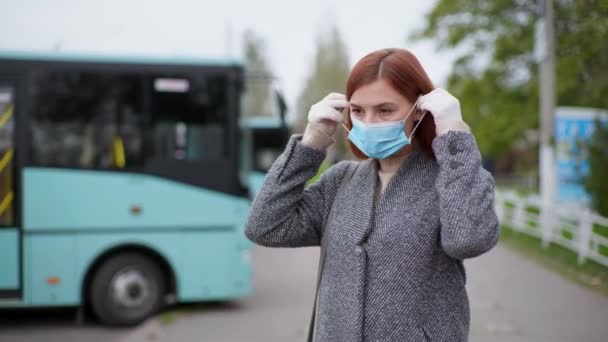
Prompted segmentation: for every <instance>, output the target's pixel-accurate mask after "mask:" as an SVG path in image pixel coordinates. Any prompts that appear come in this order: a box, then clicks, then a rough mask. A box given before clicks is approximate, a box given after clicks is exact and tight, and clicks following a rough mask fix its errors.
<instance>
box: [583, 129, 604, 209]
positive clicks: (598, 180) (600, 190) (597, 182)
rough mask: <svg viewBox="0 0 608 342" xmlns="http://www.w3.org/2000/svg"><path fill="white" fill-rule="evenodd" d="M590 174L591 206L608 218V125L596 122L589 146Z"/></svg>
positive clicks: (588, 186) (587, 185) (588, 182)
mask: <svg viewBox="0 0 608 342" xmlns="http://www.w3.org/2000/svg"><path fill="white" fill-rule="evenodd" d="M588 153H589V174H588V175H587V176H586V177H585V180H584V183H585V190H587V192H588V193H589V194H590V196H591V205H592V206H593V209H595V210H596V211H597V212H598V213H599V214H600V215H603V216H608V124H606V122H601V121H599V120H596V121H595V131H594V132H593V135H592V136H591V140H590V142H589V145H588Z"/></svg>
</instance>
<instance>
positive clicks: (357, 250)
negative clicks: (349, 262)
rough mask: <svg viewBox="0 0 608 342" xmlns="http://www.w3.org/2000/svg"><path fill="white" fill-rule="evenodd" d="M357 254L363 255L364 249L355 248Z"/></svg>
mask: <svg viewBox="0 0 608 342" xmlns="http://www.w3.org/2000/svg"><path fill="white" fill-rule="evenodd" d="M355 253H357V255H360V254H362V253H363V248H361V246H357V247H355Z"/></svg>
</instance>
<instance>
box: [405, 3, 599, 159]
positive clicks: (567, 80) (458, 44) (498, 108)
mask: <svg viewBox="0 0 608 342" xmlns="http://www.w3.org/2000/svg"><path fill="white" fill-rule="evenodd" d="M536 3H537V1H535V0H439V1H438V2H437V4H436V5H435V7H434V8H433V9H432V10H431V12H429V13H428V14H427V16H426V24H425V26H424V27H423V28H422V29H420V30H419V31H417V32H415V33H414V34H413V35H411V36H410V39H413V40H421V39H434V40H436V41H437V46H438V48H440V49H444V50H445V49H450V50H455V51H458V52H461V53H460V57H459V58H458V59H457V60H456V62H455V63H454V66H453V70H452V73H451V75H450V76H449V79H448V89H449V90H450V92H452V93H453V94H454V95H455V96H456V97H458V98H459V99H460V101H461V104H462V109H463V116H464V119H465V121H467V123H468V124H469V125H470V126H471V128H472V129H473V131H474V132H475V136H476V137H477V140H478V142H479V145H480V148H481V151H482V153H483V154H484V155H486V156H487V155H493V156H496V155H500V154H502V153H506V152H508V151H510V150H512V148H513V142H515V141H522V140H524V139H525V136H526V132H527V131H528V130H530V129H538V117H539V115H538V111H539V109H538V102H539V100H538V79H537V67H538V66H537V63H536V62H535V61H534V58H533V45H534V24H535V22H536V20H537V19H538V16H537V13H536V11H537V4H536ZM554 7H555V36H556V48H555V53H556V82H557V84H556V91H557V103H558V105H562V106H565V105H569V106H591V107H599V108H608V96H606V95H605V94H608V72H607V70H608V39H605V37H606V36H608V2H606V1H601V0H587V1H565V0H564V1H554ZM602 95H603V96H602Z"/></svg>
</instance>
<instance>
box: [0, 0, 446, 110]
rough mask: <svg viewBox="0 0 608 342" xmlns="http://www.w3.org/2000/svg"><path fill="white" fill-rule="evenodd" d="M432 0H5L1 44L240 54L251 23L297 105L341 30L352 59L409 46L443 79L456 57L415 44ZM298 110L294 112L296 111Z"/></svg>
mask: <svg viewBox="0 0 608 342" xmlns="http://www.w3.org/2000/svg"><path fill="white" fill-rule="evenodd" d="M434 3H435V0H431V1H415V0H375V1H352V0H351V1H339V0H333V1H332V0H329V1H327V0H325V1H323V0H307V1H285V0H267V1H263V0H258V1H247V0H224V1H222V2H220V1H217V0H216V1H209V0H172V1H168V0H166V1H158V0H128V1H127V0H104V1H98V0H97V1H93V0H0V8H2V15H1V16H0V17H1V18H2V20H0V50H27V51H30V50H36V51H60V52H64V53H103V54H126V55H135V56H140V55H153V56H172V55H173V56H174V55H185V56H196V57H198V56H200V57H207V58H209V57H211V58H223V57H227V56H228V57H232V58H240V57H241V56H242V48H241V47H242V37H243V33H244V32H245V31H246V30H248V29H250V30H253V31H254V32H255V33H257V34H258V35H259V36H261V37H262V38H263V39H264V40H265V43H266V54H267V56H268V59H269V61H270V65H271V66H272V69H273V72H274V73H275V75H276V76H277V77H278V79H279V85H280V87H281V88H282V90H283V92H284V93H285V95H286V98H287V102H288V104H289V105H290V108H291V109H293V108H294V107H295V102H296V100H297V96H298V94H299V92H300V91H301V88H302V86H303V84H304V81H305V79H306V77H307V75H308V73H309V71H310V70H311V68H312V63H313V58H314V54H315V50H314V49H315V42H316V40H317V39H318V38H319V37H322V35H323V32H327V31H328V30H329V29H330V28H331V27H332V26H334V25H335V26H336V27H337V28H338V30H339V31H340V33H341V35H342V37H343V39H344V41H345V43H346V45H347V47H348V50H349V56H350V63H351V66H352V65H353V64H354V63H356V61H358V60H359V59H360V58H361V57H363V56H364V55H365V54H367V53H369V52H371V51H374V50H376V49H380V48H385V47H402V48H408V49H410V50H411V51H412V52H414V54H416V55H417V57H418V58H419V59H420V62H421V63H422V65H423V66H424V67H425V69H426V71H427V73H428V74H429V76H430V77H431V79H432V80H433V82H434V83H435V84H436V85H439V86H441V85H443V84H444V82H445V79H446V77H447V75H448V73H449V71H450V65H451V61H452V56H451V55H450V54H449V53H448V52H441V53H440V52H437V51H435V45H434V42H432V41H427V42H422V43H416V44H412V43H408V42H407V39H406V38H407V35H408V34H409V33H410V32H412V31H413V30H415V29H417V28H420V27H421V26H422V25H423V24H424V18H425V14H426V13H427V12H428V11H429V10H430V9H431V8H432V6H433V4H434ZM290 114H291V115H293V114H294V113H293V112H292V113H290Z"/></svg>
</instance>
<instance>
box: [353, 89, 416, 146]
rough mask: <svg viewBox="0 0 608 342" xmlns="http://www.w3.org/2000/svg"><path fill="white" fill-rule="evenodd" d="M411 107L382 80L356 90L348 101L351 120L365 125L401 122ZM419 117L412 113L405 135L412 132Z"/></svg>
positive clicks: (411, 105)
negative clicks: (353, 119)
mask: <svg viewBox="0 0 608 342" xmlns="http://www.w3.org/2000/svg"><path fill="white" fill-rule="evenodd" d="M413 105H414V104H413V103H412V102H410V101H409V100H408V99H407V98H406V97H405V96H403V95H401V94H400V93H399V92H397V91H396V90H395V89H394V88H393V87H392V86H391V85H390V84H389V83H388V82H386V81H385V80H382V79H380V80H377V81H374V82H373V83H370V84H367V85H364V86H362V87H360V88H358V89H357V90H355V92H354V93H353V95H352V96H351V98H350V101H349V108H350V116H351V118H355V119H357V120H359V121H362V122H365V123H382V122H388V121H399V120H403V119H405V117H406V116H407V114H408V113H409V112H410V110H412V107H413ZM420 116H421V115H420V113H417V112H416V111H414V112H412V114H411V115H410V117H409V118H408V120H407V121H406V122H405V131H406V133H409V132H411V131H412V129H413V127H414V121H417V120H419V119H420ZM408 135H409V134H408Z"/></svg>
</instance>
